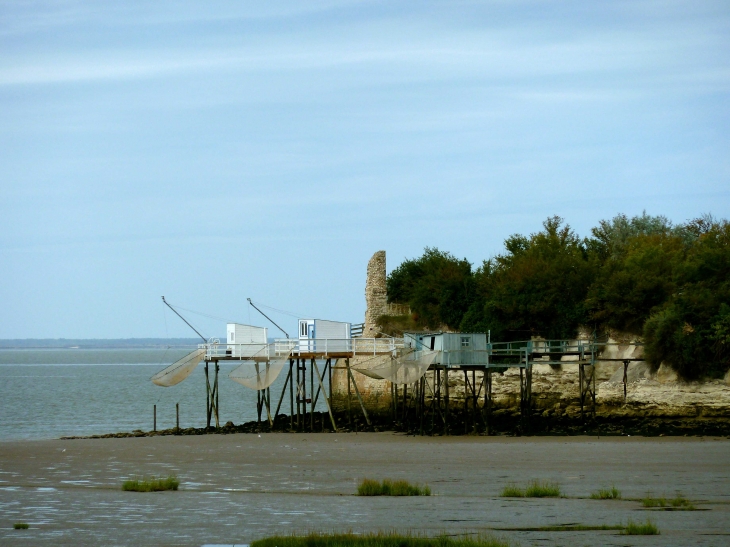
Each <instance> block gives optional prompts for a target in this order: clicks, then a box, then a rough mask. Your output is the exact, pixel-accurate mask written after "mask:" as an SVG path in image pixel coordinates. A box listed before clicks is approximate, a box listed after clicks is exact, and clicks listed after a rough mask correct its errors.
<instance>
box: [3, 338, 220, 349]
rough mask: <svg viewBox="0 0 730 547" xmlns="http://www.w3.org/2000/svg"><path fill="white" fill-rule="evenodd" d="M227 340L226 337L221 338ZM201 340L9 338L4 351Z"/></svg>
mask: <svg viewBox="0 0 730 547" xmlns="http://www.w3.org/2000/svg"><path fill="white" fill-rule="evenodd" d="M221 339H225V337H221ZM200 343H201V340H200V339H199V338H7V339H0V350H2V349H125V348H129V349H143V348H169V347H189V346H197V345H198V344H200Z"/></svg>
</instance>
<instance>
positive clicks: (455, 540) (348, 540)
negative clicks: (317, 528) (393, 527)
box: [251, 532, 509, 547]
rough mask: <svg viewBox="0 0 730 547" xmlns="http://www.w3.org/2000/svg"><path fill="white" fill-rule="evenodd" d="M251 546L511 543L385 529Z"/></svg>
mask: <svg viewBox="0 0 730 547" xmlns="http://www.w3.org/2000/svg"><path fill="white" fill-rule="evenodd" d="M251 547H509V543H507V542H506V541H503V540H500V539H497V538H494V537H492V536H488V535H478V536H476V537H475V536H469V537H467V536H455V537H451V536H450V537H446V536H438V537H425V536H414V535H411V534H396V533H383V532H380V533H377V534H364V535H355V534H352V533H349V534H318V533H313V534H309V535H306V536H273V537H270V538H265V539H260V540H258V541H254V542H252V543H251Z"/></svg>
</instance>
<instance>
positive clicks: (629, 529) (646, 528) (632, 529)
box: [621, 519, 659, 536]
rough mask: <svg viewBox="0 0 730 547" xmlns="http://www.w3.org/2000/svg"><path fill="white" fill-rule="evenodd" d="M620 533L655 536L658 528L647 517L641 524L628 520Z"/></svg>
mask: <svg viewBox="0 0 730 547" xmlns="http://www.w3.org/2000/svg"><path fill="white" fill-rule="evenodd" d="M621 533H622V534H624V535H627V536H656V535H659V528H657V527H656V524H654V523H653V522H652V521H651V520H648V519H647V521H646V522H645V523H643V524H642V523H640V522H634V521H633V520H629V522H628V524H626V528H624V531H623V532H621Z"/></svg>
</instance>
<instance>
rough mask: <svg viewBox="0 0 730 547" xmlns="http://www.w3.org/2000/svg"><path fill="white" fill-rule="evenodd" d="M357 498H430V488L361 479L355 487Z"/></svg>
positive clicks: (401, 482) (402, 481) (400, 482)
mask: <svg viewBox="0 0 730 547" xmlns="http://www.w3.org/2000/svg"><path fill="white" fill-rule="evenodd" d="M357 495H358V496H430V495H431V488H430V487H429V486H428V485H426V486H423V487H421V486H418V485H414V484H411V483H409V482H408V481H404V480H398V481H392V480H390V479H384V480H383V482H378V481H376V480H373V479H363V481H362V482H361V483H360V484H359V485H358V487H357Z"/></svg>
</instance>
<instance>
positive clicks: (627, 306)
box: [381, 213, 730, 379]
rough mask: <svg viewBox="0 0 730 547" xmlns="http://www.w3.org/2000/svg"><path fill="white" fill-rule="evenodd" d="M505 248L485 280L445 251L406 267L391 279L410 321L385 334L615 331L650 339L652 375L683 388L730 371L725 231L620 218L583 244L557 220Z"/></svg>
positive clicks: (496, 336)
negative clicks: (668, 370) (664, 369)
mask: <svg viewBox="0 0 730 547" xmlns="http://www.w3.org/2000/svg"><path fill="white" fill-rule="evenodd" d="M504 247H505V250H504V252H503V253H502V254H499V255H497V256H495V257H492V258H490V259H489V260H485V261H484V262H483V263H482V264H481V266H479V267H478V268H476V269H474V268H473V267H472V264H471V263H470V262H469V261H467V260H466V259H458V258H456V257H454V256H453V255H451V254H450V253H448V252H443V251H440V250H438V249H435V248H426V249H425V251H424V253H423V256H421V257H419V258H415V259H411V260H406V261H404V262H403V263H402V264H401V265H400V266H398V267H397V268H396V269H395V270H393V272H391V274H390V275H389V276H388V299H389V301H391V302H396V303H401V304H407V305H408V306H409V307H410V309H411V311H412V314H411V315H410V316H407V317H406V316H404V317H396V318H394V317H383V318H381V326H382V328H383V329H384V330H390V331H391V332H394V331H397V330H407V329H440V328H444V327H445V328H448V329H452V330H460V331H464V332H486V331H487V330H491V333H492V340H493V341H509V340H524V339H530V337H532V336H542V337H544V338H548V339H555V338H558V339H561V338H566V339H568V338H574V337H575V336H576V334H577V332H578V330H579V329H580V328H586V329H588V330H589V331H590V332H592V333H595V334H596V335H597V336H603V335H605V334H607V333H608V332H610V331H612V330H613V331H619V332H622V333H629V334H633V335H637V336H641V337H642V338H643V341H644V343H645V355H646V358H647V361H648V362H649V363H650V365H652V366H653V367H655V368H657V367H658V366H659V365H660V364H661V363H662V362H664V363H666V364H668V365H670V366H671V367H673V368H674V369H675V370H676V371H677V372H678V373H679V374H680V375H681V376H682V377H684V378H687V379H692V378H700V377H710V378H712V377H719V376H722V375H723V374H725V373H726V372H727V371H728V369H730V223H728V221H727V220H716V219H714V218H712V217H711V216H705V217H701V218H698V219H695V220H692V221H689V222H687V223H685V224H680V225H674V224H673V223H672V222H671V221H669V220H668V219H667V218H665V217H663V216H650V215H647V214H646V213H644V214H642V215H641V216H636V217H633V218H628V217H627V216H625V215H618V216H617V217H615V218H614V219H612V220H610V221H605V220H604V221H601V222H600V223H599V224H598V226H596V227H595V228H593V229H592V230H591V236H590V237H586V238H581V237H579V236H578V235H577V234H576V233H575V232H574V231H573V230H572V229H571V228H570V226H569V225H567V224H565V223H564V222H563V219H561V218H560V217H551V218H548V219H547V220H546V221H545V222H544V223H543V229H542V230H541V231H540V232H537V233H534V234H530V235H529V236H523V235H513V236H510V237H509V238H507V240H506V241H505V243H504Z"/></svg>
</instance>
